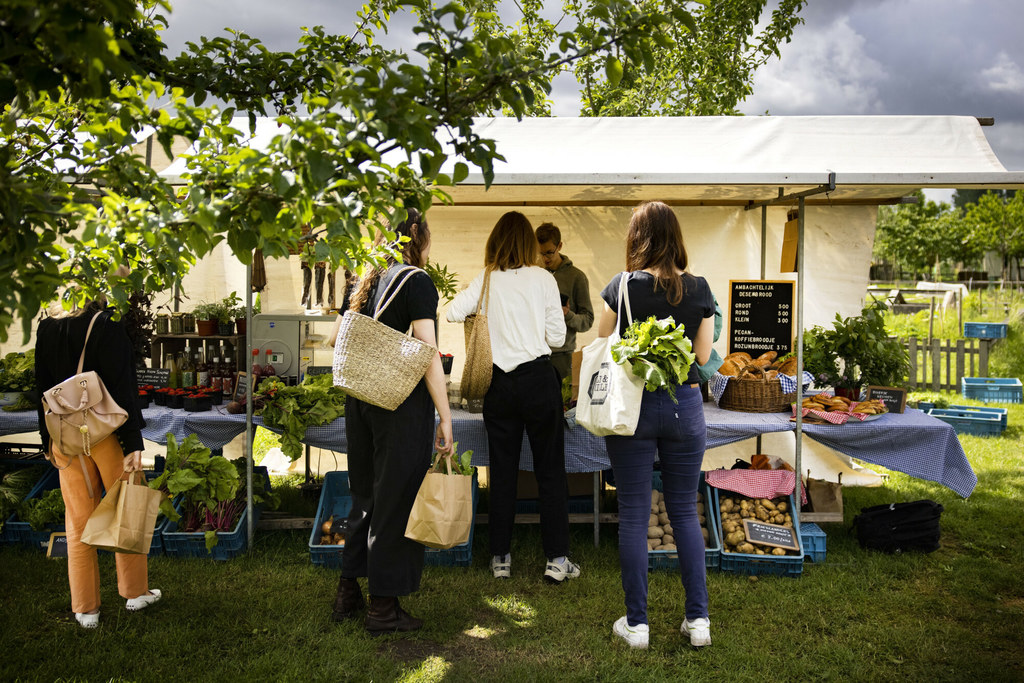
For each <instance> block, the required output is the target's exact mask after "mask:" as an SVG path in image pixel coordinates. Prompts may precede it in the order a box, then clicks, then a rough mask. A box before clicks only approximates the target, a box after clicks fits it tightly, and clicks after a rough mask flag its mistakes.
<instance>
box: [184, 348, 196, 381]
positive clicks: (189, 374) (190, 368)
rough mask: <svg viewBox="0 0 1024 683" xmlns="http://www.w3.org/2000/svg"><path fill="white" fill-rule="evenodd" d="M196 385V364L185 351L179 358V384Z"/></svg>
mask: <svg viewBox="0 0 1024 683" xmlns="http://www.w3.org/2000/svg"><path fill="white" fill-rule="evenodd" d="M195 385H196V366H195V364H194V363H193V362H192V359H191V358H190V357H189V353H188V352H187V351H186V352H185V353H184V354H183V356H182V359H181V386H182V387H194V386H195Z"/></svg>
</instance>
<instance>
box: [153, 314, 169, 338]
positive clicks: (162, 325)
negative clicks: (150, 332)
mask: <svg viewBox="0 0 1024 683" xmlns="http://www.w3.org/2000/svg"><path fill="white" fill-rule="evenodd" d="M170 330H171V316H169V315H167V314H166V313H161V314H160V315H158V316H157V317H156V333H157V334H168V333H169V332H170Z"/></svg>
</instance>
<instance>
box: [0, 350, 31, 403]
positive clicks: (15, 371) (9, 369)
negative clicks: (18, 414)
mask: <svg viewBox="0 0 1024 683" xmlns="http://www.w3.org/2000/svg"><path fill="white" fill-rule="evenodd" d="M35 366H36V363H35V350H34V349H29V350H28V351H25V352H24V353H19V352H11V353H8V354H7V355H6V356H4V357H3V358H0V406H3V407H4V409H5V410H28V409H30V408H34V407H35V404H34V402H33V395H34V394H35V389H36V367H35Z"/></svg>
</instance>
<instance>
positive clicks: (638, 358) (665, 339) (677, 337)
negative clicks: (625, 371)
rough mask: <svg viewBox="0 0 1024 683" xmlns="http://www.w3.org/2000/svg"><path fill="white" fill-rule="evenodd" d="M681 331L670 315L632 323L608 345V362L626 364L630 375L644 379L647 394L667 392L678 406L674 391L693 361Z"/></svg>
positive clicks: (684, 377)
mask: <svg viewBox="0 0 1024 683" xmlns="http://www.w3.org/2000/svg"><path fill="white" fill-rule="evenodd" d="M683 331H684V328H683V326H682V325H676V321H675V320H673V319H672V316H669V317H667V318H662V319H660V320H659V319H657V318H655V317H654V316H653V315H652V316H651V317H650V318H648V319H647V320H645V321H643V322H641V321H639V320H634V321H633V323H632V324H631V325H630V326H629V327H627V328H626V333H625V334H624V335H622V339H620V340H619V341H618V342H617V343H616V344H614V345H613V346H612V359H613V360H614V361H615V362H616V363H618V364H619V365H622V364H623V363H626V362H628V363H629V364H630V366H631V367H632V368H633V374H634V375H636V376H637V377H640V378H641V379H643V380H644V382H645V388H646V389H647V391H656V390H658V389H667V390H668V395H669V396H671V397H672V401H673V402H675V403H678V401H677V400H676V391H675V388H676V386H677V385H679V384H684V383H685V382H686V376H687V374H689V372H690V365H692V364H693V362H694V358H695V356H694V355H693V345H692V344H691V343H690V340H689V339H688V338H687V337H686V335H684V334H683Z"/></svg>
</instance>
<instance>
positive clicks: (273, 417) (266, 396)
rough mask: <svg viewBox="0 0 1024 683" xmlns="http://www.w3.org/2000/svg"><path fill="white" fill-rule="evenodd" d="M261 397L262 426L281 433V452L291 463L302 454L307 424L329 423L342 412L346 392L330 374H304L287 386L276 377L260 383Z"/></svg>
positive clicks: (310, 425)
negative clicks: (294, 382)
mask: <svg viewBox="0 0 1024 683" xmlns="http://www.w3.org/2000/svg"><path fill="white" fill-rule="evenodd" d="M259 395H260V396H262V398H263V400H264V404H263V408H262V409H261V410H260V411H258V412H259V414H260V415H262V416H263V424H264V426H266V427H268V428H270V429H273V430H275V431H280V432H281V451H282V452H283V453H284V454H285V455H287V456H288V458H289V459H290V460H291V461H292V462H294V461H296V460H298V459H299V458H300V457H301V456H302V439H303V438H304V437H305V436H306V430H307V429H308V428H309V427H319V426H321V425H325V424H328V423H329V422H332V421H334V420H335V419H337V418H339V417H341V416H342V415H344V414H345V392H344V391H343V390H342V389H341V388H339V387H336V386H334V383H333V377H332V376H331V375H329V374H323V375H313V376H307V377H306V379H305V380H303V382H302V384H300V385H299V386H295V387H290V386H288V385H286V384H285V383H284V382H282V381H281V380H280V379H278V378H276V377H270V378H268V379H265V380H263V381H262V382H260V388H259Z"/></svg>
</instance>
